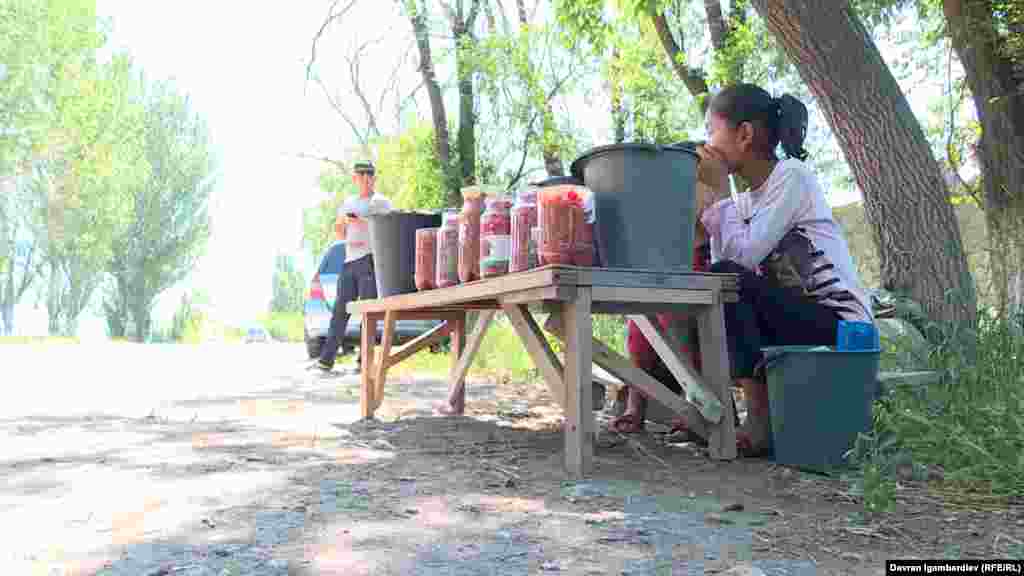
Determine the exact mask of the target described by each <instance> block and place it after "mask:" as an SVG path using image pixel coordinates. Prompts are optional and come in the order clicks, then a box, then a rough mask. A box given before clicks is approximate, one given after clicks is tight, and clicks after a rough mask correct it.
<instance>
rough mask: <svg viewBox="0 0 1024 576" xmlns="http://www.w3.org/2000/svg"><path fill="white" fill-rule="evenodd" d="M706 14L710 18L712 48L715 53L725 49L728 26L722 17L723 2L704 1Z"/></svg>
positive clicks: (719, 0) (717, 0)
mask: <svg viewBox="0 0 1024 576" xmlns="http://www.w3.org/2000/svg"><path fill="white" fill-rule="evenodd" d="M704 12H705V13H707V16H708V30H709V31H710V32H711V47H712V48H714V49H715V51H718V50H721V49H723V48H725V37H726V32H727V28H726V24H725V17H724V16H722V0H704Z"/></svg>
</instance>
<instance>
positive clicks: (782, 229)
mask: <svg viewBox="0 0 1024 576" xmlns="http://www.w3.org/2000/svg"><path fill="white" fill-rule="evenodd" d="M701 222H702V223H703V224H704V229H705V230H706V231H707V233H708V236H709V237H710V239H711V261H712V262H718V261H721V260H731V261H733V262H735V263H737V264H739V265H740V266H743V267H744V268H747V269H748V270H753V271H759V270H762V269H766V270H768V271H769V272H772V271H774V273H775V274H776V275H777V276H778V278H777V279H778V280H779V281H780V282H781V283H782V284H783V285H786V286H794V285H799V286H800V287H801V288H802V289H803V292H804V294H805V295H806V296H807V297H808V298H810V299H812V300H814V301H816V302H819V303H822V304H824V305H826V306H829V307H831V308H834V309H835V310H836V311H837V312H839V315H840V316H841V317H842V318H843V319H844V320H859V321H863V322H873V315H872V313H871V306H870V301H869V299H868V295H867V292H866V291H865V290H864V288H863V286H862V285H861V283H860V279H859V278H858V275H857V268H856V266H855V265H854V263H853V258H852V257H851V256H850V248H849V246H848V245H847V243H846V239H845V238H844V237H843V233H842V229H841V227H840V226H839V224H838V223H837V222H836V221H835V219H834V218H833V216H832V208H831V207H830V206H829V205H828V202H827V201H826V200H825V192H824V190H823V189H822V187H821V184H820V183H819V182H818V179H817V177H815V175H814V173H813V172H811V170H810V169H809V168H808V167H807V165H806V164H804V163H803V162H801V161H800V160H797V159H788V160H783V161H780V162H779V163H778V164H776V165H775V169H774V170H772V173H771V175H770V176H768V179H767V180H765V182H764V184H762V185H761V186H760V187H758V188H756V189H754V190H751V191H750V192H746V193H743V194H739V195H738V196H737V197H736V198H726V199H724V200H720V201H719V202H717V203H715V204H714V205H712V206H710V207H708V208H707V209H706V210H705V211H704V213H703V214H702V215H701Z"/></svg>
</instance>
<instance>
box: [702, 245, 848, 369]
mask: <svg viewBox="0 0 1024 576" xmlns="http://www.w3.org/2000/svg"><path fill="white" fill-rule="evenodd" d="M711 272H720V273H730V274H739V276H740V301H739V302H737V303H735V304H726V305H725V332H726V336H727V338H728V340H729V358H730V359H731V360H732V376H733V378H753V377H754V370H755V368H756V367H757V364H758V363H759V362H760V361H761V358H762V354H761V348H762V347H768V346H835V344H836V337H837V330H838V327H839V320H840V317H839V315H838V313H837V312H836V311H835V310H833V309H832V308H829V307H828V306H825V305H822V304H819V303H816V302H813V301H812V300H810V299H808V298H807V297H806V296H804V295H803V294H802V293H801V292H800V290H799V289H790V288H783V287H782V286H779V285H778V284H777V283H775V282H774V281H772V280H771V279H769V278H766V277H763V276H758V275H756V274H754V273H753V272H751V271H750V270H747V269H746V268H744V267H742V266H740V265H739V264H736V263H735V262H731V261H723V262H718V263H715V264H713V265H712V266H711Z"/></svg>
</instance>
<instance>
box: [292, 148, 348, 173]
mask: <svg viewBox="0 0 1024 576" xmlns="http://www.w3.org/2000/svg"><path fill="white" fill-rule="evenodd" d="M295 157H296V158H301V159H303V160H316V161H317V162H324V163H325V164H330V165H331V166H334V167H335V168H338V169H340V170H341V171H342V172H348V164H346V163H345V162H343V161H341V160H335V159H333V158H328V157H326V156H317V155H315V154H306V153H305V152H299V153H298V154H296V155H295Z"/></svg>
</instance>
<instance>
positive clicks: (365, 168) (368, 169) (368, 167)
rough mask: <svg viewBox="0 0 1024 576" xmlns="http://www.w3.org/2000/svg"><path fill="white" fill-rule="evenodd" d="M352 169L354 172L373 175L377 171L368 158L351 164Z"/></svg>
mask: <svg viewBox="0 0 1024 576" xmlns="http://www.w3.org/2000/svg"><path fill="white" fill-rule="evenodd" d="M352 171H353V172H355V173H356V174H370V175H373V174H374V173H376V172H377V169H376V168H374V167H373V162H370V161H369V160H360V161H359V162H356V163H355V165H353V166H352Z"/></svg>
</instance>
